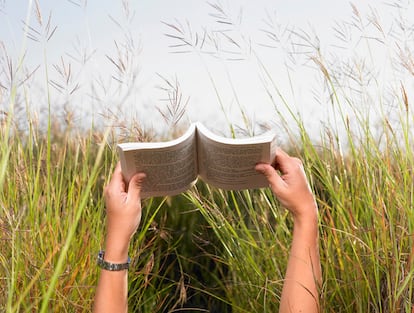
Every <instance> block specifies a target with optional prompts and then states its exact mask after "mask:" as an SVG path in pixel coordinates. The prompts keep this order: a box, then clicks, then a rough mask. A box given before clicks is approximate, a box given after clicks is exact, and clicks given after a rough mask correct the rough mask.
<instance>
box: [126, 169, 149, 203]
mask: <svg viewBox="0 0 414 313" xmlns="http://www.w3.org/2000/svg"><path fill="white" fill-rule="evenodd" d="M145 177H146V175H145V174H144V173H138V174H135V175H134V176H133V177H132V178H131V180H130V182H129V186H128V198H127V199H128V201H132V202H138V201H140V198H141V189H142V184H143V182H144V179H145Z"/></svg>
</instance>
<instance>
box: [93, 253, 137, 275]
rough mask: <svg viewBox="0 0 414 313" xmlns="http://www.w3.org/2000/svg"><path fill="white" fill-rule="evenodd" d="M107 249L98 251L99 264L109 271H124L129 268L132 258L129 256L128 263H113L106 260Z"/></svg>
mask: <svg viewBox="0 0 414 313" xmlns="http://www.w3.org/2000/svg"><path fill="white" fill-rule="evenodd" d="M104 256H105V251H103V250H101V251H99V253H98V261H97V263H98V266H99V267H100V268H102V269H104V270H107V271H123V270H127V269H129V264H130V263H131V259H130V258H129V257H128V260H127V262H126V263H111V262H108V261H105V260H104Z"/></svg>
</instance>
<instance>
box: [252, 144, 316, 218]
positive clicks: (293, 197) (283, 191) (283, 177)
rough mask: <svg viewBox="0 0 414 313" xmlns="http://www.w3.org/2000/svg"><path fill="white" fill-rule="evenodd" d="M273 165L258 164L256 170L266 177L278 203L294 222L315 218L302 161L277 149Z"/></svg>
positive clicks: (312, 199)
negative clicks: (290, 215)
mask: <svg viewBox="0 0 414 313" xmlns="http://www.w3.org/2000/svg"><path fill="white" fill-rule="evenodd" d="M273 164H274V165H273V166H272V165H270V164H266V163H259V164H257V165H256V170H257V171H258V172H260V173H262V174H263V175H265V176H266V178H267V180H268V181H269V185H270V188H271V189H272V191H273V193H274V194H275V196H276V197H277V198H278V199H279V201H280V203H281V204H282V205H283V206H284V207H286V208H287V209H288V210H289V211H290V212H291V213H292V215H293V217H294V219H295V220H307V219H308V218H315V217H316V215H317V206H316V202H315V198H314V196H313V193H312V191H311V189H310V186H309V184H308V181H307V179H306V175H305V171H304V169H303V164H302V161H301V160H299V159H298V158H294V157H290V156H289V155H288V154H287V153H286V152H284V151H283V150H281V149H278V150H277V151H276V156H275V160H274V162H273ZM278 171H279V172H280V174H279V173H278Z"/></svg>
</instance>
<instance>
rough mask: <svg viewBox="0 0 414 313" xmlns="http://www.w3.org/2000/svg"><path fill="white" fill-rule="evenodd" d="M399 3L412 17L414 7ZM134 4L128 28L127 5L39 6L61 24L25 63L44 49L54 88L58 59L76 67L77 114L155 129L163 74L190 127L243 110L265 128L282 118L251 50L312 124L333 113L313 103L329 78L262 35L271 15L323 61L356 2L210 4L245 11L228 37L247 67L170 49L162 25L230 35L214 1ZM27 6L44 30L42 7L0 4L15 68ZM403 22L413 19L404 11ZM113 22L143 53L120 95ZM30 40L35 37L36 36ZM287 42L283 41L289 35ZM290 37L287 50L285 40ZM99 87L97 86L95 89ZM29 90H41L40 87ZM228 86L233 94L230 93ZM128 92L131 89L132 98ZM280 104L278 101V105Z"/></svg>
mask: <svg viewBox="0 0 414 313" xmlns="http://www.w3.org/2000/svg"><path fill="white" fill-rule="evenodd" d="M124 2H126V1H124ZM399 2H400V4H404V5H405V6H407V7H408V8H409V9H410V10H411V11H412V4H411V2H410V1H399ZM128 3H129V9H130V12H131V13H133V14H134V18H133V19H131V23H128V22H127V20H126V18H125V15H124V14H123V11H122V1H115V0H104V1H99V0H89V1H85V0H72V1H68V0H47V1H46V0H45V1H42V0H39V4H40V10H41V14H42V18H43V25H45V24H46V22H47V18H48V16H49V14H51V17H52V19H51V21H52V23H51V25H52V28H53V27H54V26H55V25H56V26H57V29H56V32H55V34H54V36H53V37H52V38H51V39H50V41H49V42H48V43H47V44H46V45H42V44H38V43H35V42H33V41H32V40H27V41H26V44H27V46H26V49H27V55H26V59H25V64H27V66H28V67H33V68H34V67H35V66H36V65H37V64H42V62H44V56H45V54H44V51H46V57H47V63H48V64H49V67H48V69H49V76H50V78H51V79H54V80H56V81H58V80H59V77H58V75H57V74H56V69H55V67H54V66H53V65H61V64H62V63H61V60H62V59H63V60H64V62H65V64H68V63H71V64H72V68H71V69H72V71H73V76H74V77H75V78H74V80H75V81H78V82H81V87H80V88H79V89H78V90H77V91H76V93H74V95H73V98H71V102H73V103H78V105H79V104H80V107H79V109H83V110H85V108H88V110H89V111H90V113H91V114H96V113H98V112H99V111H100V110H101V107H102V106H105V107H113V106H116V105H120V102H122V103H123V104H122V105H123V108H124V109H125V111H128V112H133V113H131V114H132V115H134V116H135V114H136V116H137V118H138V119H140V120H145V122H146V123H148V124H149V125H155V126H156V125H157V124H158V123H159V119H160V115H159V114H158V113H157V111H156V110H155V109H154V108H155V107H156V106H157V105H161V103H162V101H160V98H163V97H165V94H164V93H162V92H160V90H159V89H158V88H157V86H158V85H160V84H162V80H161V79H160V78H159V76H158V75H157V74H160V75H162V76H164V77H167V78H168V79H171V80H173V79H174V77H176V78H177V79H178V81H179V83H180V87H181V91H182V92H183V95H184V98H185V99H187V98H189V102H188V107H187V113H188V114H187V116H186V117H187V118H188V119H189V120H192V121H195V120H201V121H203V122H205V123H207V124H209V123H211V124H214V125H219V124H220V123H223V122H224V121H223V114H222V110H223V109H224V111H225V112H226V114H228V116H229V118H230V119H231V120H232V121H234V122H236V123H240V121H241V119H240V109H239V107H240V106H241V107H242V108H243V110H245V111H246V112H247V113H248V115H249V117H250V118H252V119H254V120H256V121H260V122H267V121H268V120H272V119H276V114H275V110H274V104H272V103H271V101H270V99H269V96H268V95H267V94H266V92H265V89H264V84H269V82H265V83H263V78H262V77H261V76H262V75H263V73H262V74H260V73H259V71H258V70H257V61H255V60H254V58H253V57H252V54H251V51H247V50H248V48H249V42H251V46H253V47H254V49H255V51H254V52H255V53H257V55H259V56H260V59H261V60H262V61H263V62H265V64H266V68H267V69H268V70H269V71H270V72H271V73H272V77H273V79H274V82H275V83H276V84H277V85H278V87H279V88H280V90H281V92H282V93H283V95H284V97H285V98H286V100H287V101H288V103H289V104H291V105H292V107H295V108H296V109H297V110H298V111H300V112H302V113H305V114H308V115H309V116H311V117H312V120H313V121H315V124H317V125H319V121H320V120H323V119H325V118H326V116H327V114H329V112H328V109H327V107H328V105H324V103H321V100H319V103H318V101H314V99H313V98H314V93H315V88H316V89H318V88H319V89H321V90H322V89H323V80H322V78H321V75H318V74H317V73H316V72H317V71H315V70H314V68H315V66H313V67H309V65H308V64H306V63H307V62H309V60H308V59H306V58H302V59H300V58H299V60H297V62H299V63H292V64H291V63H290V62H291V61H292V60H290V59H289V56H288V55H287V52H286V49H287V50H289V49H291V47H290V46H285V47H283V44H284V42H283V40H282V44H281V45H280V46H279V47H278V48H277V49H270V48H262V44H265V45H274V44H275V43H274V42H272V41H269V40H268V38H266V36H265V33H263V31H262V30H263V29H268V26H266V24H265V21H266V20H269V17H268V16H271V17H272V19H273V21H276V22H277V23H276V22H275V24H280V25H281V28H282V29H283V28H284V27H288V28H289V29H290V30H291V29H294V30H296V31H298V32H300V30H301V29H303V30H305V32H306V34H309V35H311V37H310V38H311V41H315V39H314V38H313V37H312V33H313V31H314V32H315V33H316V34H317V35H318V37H319V40H320V46H321V49H322V52H325V51H328V52H327V55H330V52H329V47H331V46H335V45H336V44H335V42H336V41H337V39H336V37H335V32H334V31H333V27H334V26H335V25H336V23H338V22H341V21H342V20H345V21H349V22H352V7H351V5H350V2H348V1H332V0H314V1H309V0H293V1H280V0H273V1H271V0H256V1H252V0H239V1H229V0H228V1H219V2H214V1H211V3H219V4H221V6H222V7H223V8H224V9H225V10H226V12H227V13H228V14H229V15H230V16H231V18H233V19H234V20H237V18H238V16H239V12H240V11H241V12H242V14H241V16H242V19H241V23H240V25H239V26H238V29H239V30H240V33H238V34H237V33H235V32H232V33H227V34H229V35H230V36H231V37H233V36H235V37H234V38H236V39H237V40H238V43H241V42H243V40H244V46H243V45H242V48H241V49H240V50H241V51H242V52H243V53H242V55H241V56H240V55H236V56H235V57H236V58H239V57H243V61H232V62H226V61H224V60H220V58H217V57H210V56H208V55H203V56H202V57H201V58H200V57H198V56H197V54H196V53H190V54H175V53H172V51H176V50H174V49H171V48H170V47H169V45H172V44H177V43H178V42H177V40H173V39H171V38H168V37H167V36H165V34H166V33H171V29H170V28H168V27H167V26H166V25H165V24H163V23H162V22H166V23H172V24H174V25H178V24H180V23H181V24H182V25H186V23H187V22H188V24H189V25H191V29H192V31H193V32H194V33H195V32H198V33H199V34H202V33H203V31H202V30H203V29H207V30H208V32H209V33H211V34H214V31H218V30H223V29H224V28H226V25H224V24H222V23H221V24H220V23H217V22H216V20H217V19H216V18H214V17H212V16H211V13H214V12H215V10H214V9H213V8H212V7H211V5H209V4H208V2H206V1H201V0H196V1H190V0H175V1H171V0H169V1H167V0H151V1H150V0H146V1H128ZM76 4H78V5H76ZM30 5H31V6H32V9H31V12H30V14H29V16H30V25H31V26H32V27H33V28H35V29H37V30H39V29H41V27H39V25H38V22H37V21H36V15H35V14H34V13H33V12H34V11H35V8H36V1H27V0H26V1H24V0H13V1H11V0H5V1H4V0H3V1H0V9H1V11H0V20H1V21H2V27H1V28H0V41H1V42H3V43H4V45H5V47H6V50H7V51H8V53H9V55H12V56H13V59H16V60H17V59H18V55H19V54H20V52H21V49H22V45H23V42H24V40H23V39H24V36H23V22H22V21H24V20H25V19H26V16H27V11H28V8H29V7H30ZM356 6H357V7H358V10H360V12H361V15H365V14H367V12H368V8H369V7H372V8H374V9H375V10H376V12H378V14H379V16H381V19H382V20H384V21H386V23H388V21H389V20H390V19H392V18H393V16H396V14H397V13H398V10H396V9H395V8H392V7H391V6H389V5H387V4H386V2H382V1H375V0H364V1H358V3H356ZM407 16H409V15H408V13H407ZM110 17H112V18H113V19H114V20H116V21H117V23H119V24H121V26H122V27H124V29H126V30H127V32H129V34H130V37H129V38H132V39H133V40H134V45H135V46H134V47H136V48H137V50H136V51H137V53H136V54H131V59H133V61H131V62H132V63H131V64H130V66H131V67H133V68H136V69H139V75H138V78H137V80H136V81H134V84H133V85H132V86H131V85H128V86H127V87H125V88H124V89H122V88H121V89H122V90H121V89H120V88H119V86H116V82H114V79H113V78H112V76H115V73H116V70H115V67H114V65H113V64H111V62H110V61H109V59H108V57H107V56H109V57H111V58H113V59H115V58H116V49H115V44H114V42H115V41H116V42H117V43H118V44H119V45H122V43H124V42H125V39H124V38H125V37H124V34H125V32H122V30H121V29H120V28H119V27H118V26H117V25H116V23H114V21H113V20H111V18H110ZM387 27H388V26H387ZM29 33H31V34H34V33H33V31H29ZM175 34H176V33H175ZM240 34H242V35H240ZM285 36H286V37H287V35H286V34H285ZM284 39H286V43H285V44H287V41H288V40H287V38H284ZM220 40H221V41H220V44H222V45H223V48H224V49H225V48H227V47H228V44H227V45H226V44H225V43H223V41H224V39H223V37H221V38H220ZM358 44H359V43H358ZM138 47H139V49H138ZM45 48H46V49H45ZM233 48H234V47H233ZM203 49H207V50H209V51H210V52H211V51H212V47H210V48H206V46H205V47H204V48H203ZM296 49H298V51H305V50H306V49H307V48H304V47H301V46H300V45H298V46H296ZM352 49H353V47H351V46H349V47H347V49H341V51H343V53H345V56H346V53H353V51H352ZM80 51H82V52H84V53H86V55H88V56H90V60H89V61H88V62H87V63H86V64H85V65H84V66H80V64H77V63H76V61H75V60H76V59H79V58H80V55H81V52H80ZM138 51H139V53H138ZM366 52H367V53H368V51H366ZM335 53H336V52H335ZM341 53H342V52H341ZM374 54H378V57H379V60H381V57H382V52H380V51H374ZM230 56H232V55H231V54H226V53H224V54H223V53H222V54H221V57H222V58H223V59H225V58H228V57H230ZM380 62H381V61H380ZM287 66H288V67H287ZM288 69H289V70H288ZM207 71H209V72H210V73H211V75H212V77H213V78H214V83H215V84H216V88H217V90H218V92H219V94H220V99H221V103H220V101H219V100H218V98H217V96H216V94H215V91H214V88H213V85H212V84H211V81H210V80H209V77H208V72H207ZM38 72H39V73H37V74H38V76H39V77H37V79H38V80H39V82H38V83H37V84H38V88H37V90H38V92H39V94H40V95H39V97H41V95H44V94H45V93H44V92H43V91H42V76H43V75H44V74H43V75H42V73H41V71H40V70H39V71H38ZM130 74H131V73H130ZM43 77H44V76H43ZM43 80H44V79H43ZM97 81H100V83H99V84H97V85H96V82H97ZM230 82H231V83H230ZM33 84H35V85H36V83H33ZM73 84H75V83H73ZM232 85H233V86H234V88H235V89H236V93H233V92H231V88H232ZM36 86H37V85H36ZM43 87H44V86H43ZM99 88H101V90H100V89H99ZM54 89H56V88H52V94H53V95H54V97H55V98H53V103H54V104H55V105H56V106H57V107H59V106H62V105H63V104H64V103H65V101H67V98H65V96H62V95H59V94H55V90H54ZM127 89H130V90H129V92H128V91H127ZM43 90H44V89H43ZM131 90H132V91H131ZM321 92H322V91H321ZM92 93H93V95H92ZM34 94H35V92H33V97H35V96H34ZM75 94H76V95H75ZM236 95H237V96H236ZM75 99H76V100H75ZM32 101H33V100H32ZM33 102H36V101H33ZM277 102H278V103H279V102H280V100H277ZM322 102H323V101H322ZM132 107H134V108H135V109H136V111H137V113H135V110H133V109H132ZM296 109H295V110H296ZM281 110H283V109H282V108H281ZM127 115H129V114H127ZM316 127H317V126H316Z"/></svg>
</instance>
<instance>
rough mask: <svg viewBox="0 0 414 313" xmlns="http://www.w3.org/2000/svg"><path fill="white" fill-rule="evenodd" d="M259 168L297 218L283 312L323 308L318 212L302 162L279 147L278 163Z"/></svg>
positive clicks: (282, 305) (286, 278) (283, 300)
mask: <svg viewBox="0 0 414 313" xmlns="http://www.w3.org/2000/svg"><path fill="white" fill-rule="evenodd" d="M256 170H257V171H259V172H261V173H263V174H264V175H265V176H266V177H267V179H268V181H269V184H270V188H271V189H272V191H273V193H274V194H275V195H276V197H277V198H278V199H279V201H280V202H281V204H282V205H283V206H285V207H286V208H287V209H288V210H289V211H290V212H291V214H292V215H293V221H294V227H293V239H292V246H291V250H290V255H289V260H288V265H287V270H286V276H285V281H284V285H283V290H282V297H281V301H280V309H279V312H280V313H295V312H307V313H316V312H319V287H320V284H321V281H322V272H321V266H320V259H319V245H318V212H317V205H316V202H315V199H314V197H313V194H312V192H311V190H310V187H309V184H308V182H307V179H306V176H305V172H304V170H303V165H302V162H301V161H300V160H299V159H297V158H292V157H290V156H289V155H288V154H286V153H285V152H284V151H282V150H278V151H277V152H276V157H275V162H274V166H272V165H270V164H258V165H257V166H256ZM278 171H279V172H278ZM279 173H280V174H279Z"/></svg>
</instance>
